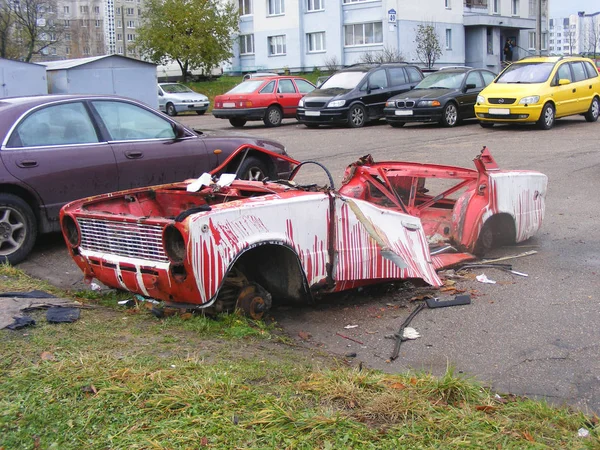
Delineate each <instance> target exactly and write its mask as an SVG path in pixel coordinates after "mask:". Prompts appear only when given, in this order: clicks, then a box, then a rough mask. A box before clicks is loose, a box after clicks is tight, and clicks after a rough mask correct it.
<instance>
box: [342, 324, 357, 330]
mask: <svg viewBox="0 0 600 450" xmlns="http://www.w3.org/2000/svg"><path fill="white" fill-rule="evenodd" d="M356 327H358V325H346V326H345V327H344V328H345V329H346V330H350V329H351V328H356Z"/></svg>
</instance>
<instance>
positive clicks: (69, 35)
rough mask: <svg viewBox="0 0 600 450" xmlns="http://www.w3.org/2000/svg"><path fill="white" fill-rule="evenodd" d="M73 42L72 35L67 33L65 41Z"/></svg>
mask: <svg viewBox="0 0 600 450" xmlns="http://www.w3.org/2000/svg"><path fill="white" fill-rule="evenodd" d="M70 40H71V33H65V41H70Z"/></svg>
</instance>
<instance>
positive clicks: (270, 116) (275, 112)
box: [263, 105, 283, 127]
mask: <svg viewBox="0 0 600 450" xmlns="http://www.w3.org/2000/svg"><path fill="white" fill-rule="evenodd" d="M282 116H283V114H282V112H281V109H280V108H279V106H275V105H272V106H269V108H268V109H267V113H266V114H265V118H264V119H263V122H264V123H265V126H267V127H278V126H279V125H281V119H283V117H282Z"/></svg>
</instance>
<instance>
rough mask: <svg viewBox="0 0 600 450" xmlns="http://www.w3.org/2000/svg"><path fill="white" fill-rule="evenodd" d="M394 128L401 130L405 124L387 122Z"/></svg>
mask: <svg viewBox="0 0 600 450" xmlns="http://www.w3.org/2000/svg"><path fill="white" fill-rule="evenodd" d="M388 123H389V124H390V125H391V126H392V127H394V128H402V127H403V126H404V125H406V122H388Z"/></svg>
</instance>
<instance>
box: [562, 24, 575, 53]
mask: <svg viewBox="0 0 600 450" xmlns="http://www.w3.org/2000/svg"><path fill="white" fill-rule="evenodd" d="M563 35H564V38H565V41H566V42H567V43H568V44H569V55H572V54H573V50H574V49H575V44H576V41H577V33H576V32H575V30H571V29H569V30H567V31H566V32H564V33H563Z"/></svg>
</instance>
